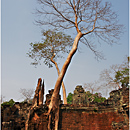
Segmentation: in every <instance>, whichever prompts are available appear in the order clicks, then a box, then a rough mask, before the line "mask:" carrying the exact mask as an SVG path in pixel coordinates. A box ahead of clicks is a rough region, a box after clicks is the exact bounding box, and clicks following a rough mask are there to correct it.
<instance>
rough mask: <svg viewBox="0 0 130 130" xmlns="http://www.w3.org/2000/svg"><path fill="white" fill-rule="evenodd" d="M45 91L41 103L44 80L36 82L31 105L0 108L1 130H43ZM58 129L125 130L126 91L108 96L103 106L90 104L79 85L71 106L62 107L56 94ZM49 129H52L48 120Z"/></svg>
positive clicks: (44, 128) (127, 98)
mask: <svg viewBox="0 0 130 130" xmlns="http://www.w3.org/2000/svg"><path fill="white" fill-rule="evenodd" d="M53 91H54V90H53V89H52V90H49V94H47V95H46V101H45V103H44V81H43V83H42V80H41V78H40V79H38V84H37V87H36V91H35V95H34V98H33V102H32V103H28V102H24V103H19V102H15V104H14V105H13V107H10V106H9V105H5V106H3V107H1V129H2V130H25V129H27V130H47V125H48V117H47V115H46V113H47V111H48V105H49V102H50V99H51V96H52V93H53ZM59 107H60V111H59V117H60V119H59V123H58V125H59V130H128V129H129V89H128V88H121V89H119V90H114V91H112V92H111V93H110V97H109V98H108V99H107V100H106V101H105V102H104V103H93V102H92V103H90V102H88V100H87V99H86V96H85V92H84V90H83V88H82V86H79V85H78V86H77V87H76V88H75V90H74V96H73V103H72V104H63V102H62V101H61V96H60V95H59ZM51 129H52V130H53V129H54V118H53V117H52V122H51Z"/></svg>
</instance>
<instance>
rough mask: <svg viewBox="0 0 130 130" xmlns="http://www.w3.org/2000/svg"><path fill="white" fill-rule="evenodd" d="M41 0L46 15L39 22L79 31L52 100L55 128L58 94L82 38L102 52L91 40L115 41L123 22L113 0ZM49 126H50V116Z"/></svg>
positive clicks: (40, 11) (50, 107) (58, 28)
mask: <svg viewBox="0 0 130 130" xmlns="http://www.w3.org/2000/svg"><path fill="white" fill-rule="evenodd" d="M38 2H39V3H40V5H41V6H42V7H41V9H39V10H37V12H38V13H39V14H41V16H43V17H41V16H40V18H42V19H39V20H38V21H37V23H39V24H40V25H49V26H50V27H51V28H52V27H54V28H55V29H57V30H61V28H62V29H70V28H73V27H74V28H75V29H76V32H77V35H76V37H75V40H74V43H73V46H72V49H71V51H70V53H69V54H68V57H67V59H66V61H65V63H64V65H63V67H62V69H61V72H60V74H59V77H58V79H57V81H56V84H55V88H54V92H53V95H52V98H51V102H50V104H49V110H48V114H49V119H51V111H55V118H56V119H55V129H56V130H57V129H58V119H59V117H58V115H59V113H58V111H59V104H58V94H59V91H60V87H61V83H62V80H63V78H64V75H65V73H66V71H67V68H68V66H69V64H70V62H71V60H72V57H73V55H74V54H75V52H76V51H77V48H78V43H79V41H80V39H81V38H82V42H83V43H85V45H87V46H88V47H89V48H90V49H91V50H92V51H93V52H94V53H95V55H96V56H98V53H96V52H97V51H96V50H95V48H94V45H93V44H92V43H93V42H90V41H93V40H95V39H97V41H98V42H99V43H101V41H103V42H104V43H105V42H106V43H108V44H113V43H115V40H116V39H118V41H119V38H120V34H121V33H122V25H119V24H118V21H117V15H116V13H115V12H114V11H112V9H111V4H110V3H109V2H105V3H103V2H102V0H94V1H92V0H86V1H84V0H62V1H61V0H38ZM96 43H97V42H96ZM48 129H49V130H50V120H49V124H48Z"/></svg>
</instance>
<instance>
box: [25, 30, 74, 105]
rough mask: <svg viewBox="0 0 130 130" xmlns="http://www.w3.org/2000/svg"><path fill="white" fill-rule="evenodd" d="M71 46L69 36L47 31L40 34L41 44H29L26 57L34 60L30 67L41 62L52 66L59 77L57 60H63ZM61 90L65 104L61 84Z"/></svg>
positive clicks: (65, 100) (64, 91)
mask: <svg viewBox="0 0 130 130" xmlns="http://www.w3.org/2000/svg"><path fill="white" fill-rule="evenodd" d="M72 44H73V41H72V38H71V36H69V35H66V34H64V33H62V32H55V31H52V30H47V31H43V32H42V41H41V42H35V43H30V46H31V48H30V49H29V51H28V53H27V55H28V56H29V57H30V58H32V59H33V60H34V61H33V62H32V63H31V64H32V65H38V64H41V62H40V61H43V63H45V65H47V66H48V67H49V68H51V67H53V64H54V66H55V67H56V70H57V73H58V75H59V74H60V69H59V67H58V63H57V62H58V61H57V59H60V58H64V55H65V54H66V53H69V50H70V49H71V46H72ZM62 90H63V101H64V104H67V98H66V89H65V85H64V83H63V82H62Z"/></svg>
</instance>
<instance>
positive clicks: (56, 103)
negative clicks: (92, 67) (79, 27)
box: [48, 31, 83, 130]
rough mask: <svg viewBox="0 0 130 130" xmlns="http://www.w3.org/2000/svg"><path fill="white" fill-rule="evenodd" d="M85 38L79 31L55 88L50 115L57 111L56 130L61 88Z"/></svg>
mask: <svg viewBox="0 0 130 130" xmlns="http://www.w3.org/2000/svg"><path fill="white" fill-rule="evenodd" d="M82 36H83V34H82V33H81V32H80V31H79V32H78V34H77V36H76V38H75V40H74V43H73V47H72V49H71V51H70V53H69V55H68V57H67V59H66V61H65V63H64V65H63V67H62V69H61V72H60V74H59V76H58V79H57V81H56V84H55V88H54V92H53V94H52V97H51V102H50V104H49V110H48V114H49V116H50V115H51V111H55V114H56V116H55V117H56V118H55V130H58V126H57V125H58V123H57V122H58V121H59V117H57V115H58V114H59V113H58V106H59V101H58V100H59V98H58V97H59V91H60V87H61V84H62V81H63V78H64V76H65V73H66V71H67V68H68V66H69V64H70V62H71V59H72V57H73V55H74V54H75V52H76V51H77V47H78V42H79V40H80V38H81V37H82ZM49 122H51V120H49ZM48 130H50V127H48Z"/></svg>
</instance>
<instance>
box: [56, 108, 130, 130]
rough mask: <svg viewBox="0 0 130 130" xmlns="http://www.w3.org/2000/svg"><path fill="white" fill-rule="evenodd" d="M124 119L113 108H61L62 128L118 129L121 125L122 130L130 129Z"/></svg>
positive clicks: (64, 129)
mask: <svg viewBox="0 0 130 130" xmlns="http://www.w3.org/2000/svg"><path fill="white" fill-rule="evenodd" d="M124 120H125V119H124V116H123V115H122V114H120V113H118V111H117V110H116V109H113V108H106V109H100V110H96V109H95V108H91V109H90V108H89V110H88V109H87V108H86V109H82V108H80V109H79V108H71V109H70V108H67V109H66V108H61V110H60V120H59V121H60V122H59V127H60V130H116V129H117V127H119V125H120V126H121V129H120V130H128V125H126V126H124V125H123V124H122V123H123V122H124ZM115 124H117V125H118V126H115Z"/></svg>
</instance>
